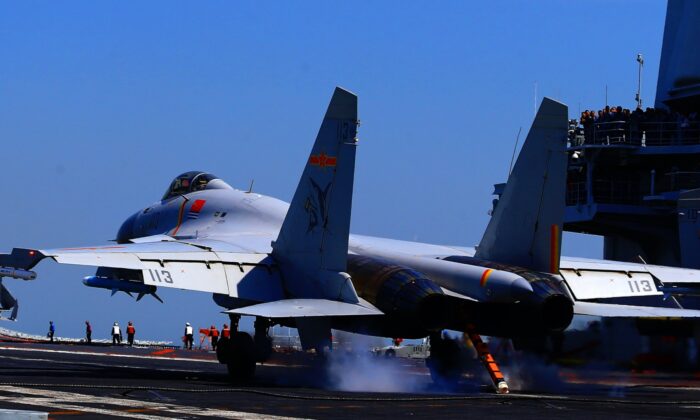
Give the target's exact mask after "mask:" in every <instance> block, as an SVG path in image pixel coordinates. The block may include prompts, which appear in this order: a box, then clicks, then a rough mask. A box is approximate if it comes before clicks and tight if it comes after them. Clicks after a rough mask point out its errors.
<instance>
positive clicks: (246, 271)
mask: <svg viewBox="0 0 700 420" xmlns="http://www.w3.org/2000/svg"><path fill="white" fill-rule="evenodd" d="M46 258H49V259H52V260H54V261H56V262H58V263H60V264H73V265H85V266H94V267H99V268H100V270H99V271H100V272H101V273H102V274H101V275H106V276H107V277H109V278H112V279H118V280H128V281H132V282H142V283H143V284H145V285H149V286H156V287H170V288H177V289H183V290H194V291H201V292H210V293H220V294H224V295H228V296H232V297H237V296H238V295H239V294H242V293H244V292H245V296H246V298H247V299H251V300H260V301H266V300H272V299H282V298H283V296H284V295H283V292H282V283H281V278H280V275H279V270H278V268H277V265H276V263H275V262H274V261H273V259H272V257H270V256H269V254H266V253H252V252H232V250H231V249H227V247H226V246H224V245H220V246H215V245H214V244H213V243H212V242H210V243H208V244H206V245H205V244H203V243H197V242H189V243H188V242H183V241H177V240H174V239H172V238H170V239H168V240H156V241H151V242H147V241H144V240H143V238H142V239H141V240H140V241H139V242H138V243H128V244H113V245H104V246H88V247H75V248H56V249H42V250H27V249H17V248H16V249H14V250H13V251H12V254H9V255H0V266H4V267H15V268H22V269H25V270H29V269H31V268H33V267H34V266H35V265H36V264H38V263H39V262H40V261H41V260H43V259H46ZM98 274H99V272H98Z"/></svg>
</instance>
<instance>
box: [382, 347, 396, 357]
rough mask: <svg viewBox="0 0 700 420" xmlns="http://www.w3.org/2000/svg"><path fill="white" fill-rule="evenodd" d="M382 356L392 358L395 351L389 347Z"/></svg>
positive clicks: (394, 355)
mask: <svg viewBox="0 0 700 420" xmlns="http://www.w3.org/2000/svg"><path fill="white" fill-rule="evenodd" d="M384 357H386V358H387V359H393V358H394V357H396V351H395V350H394V349H389V350H387V351H385V352H384Z"/></svg>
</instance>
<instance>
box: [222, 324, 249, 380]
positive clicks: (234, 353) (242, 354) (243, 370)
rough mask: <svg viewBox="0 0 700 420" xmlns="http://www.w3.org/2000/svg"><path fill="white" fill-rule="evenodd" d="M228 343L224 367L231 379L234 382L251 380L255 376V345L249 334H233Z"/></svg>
mask: <svg viewBox="0 0 700 420" xmlns="http://www.w3.org/2000/svg"><path fill="white" fill-rule="evenodd" d="M229 341H230V342H229V346H230V347H229V351H228V357H227V358H226V366H227V367H228V374H229V375H230V376H231V379H233V380H235V381H248V380H250V379H252V378H253V375H254V374H255V343H254V342H253V339H252V338H251V337H250V334H247V333H244V332H235V333H232V334H231V339H230V340H229ZM217 356H218V353H217Z"/></svg>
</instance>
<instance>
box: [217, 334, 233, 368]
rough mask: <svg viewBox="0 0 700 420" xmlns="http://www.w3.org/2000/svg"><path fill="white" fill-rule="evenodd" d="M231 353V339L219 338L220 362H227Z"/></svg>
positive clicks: (218, 355)
mask: <svg viewBox="0 0 700 420" xmlns="http://www.w3.org/2000/svg"><path fill="white" fill-rule="evenodd" d="M230 355H231V339H230V338H222V339H221V340H219V344H218V345H217V346H216V358H217V360H219V363H223V364H226V363H227V362H228V359H229V356H230Z"/></svg>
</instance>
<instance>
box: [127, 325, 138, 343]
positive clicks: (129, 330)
mask: <svg viewBox="0 0 700 420" xmlns="http://www.w3.org/2000/svg"><path fill="white" fill-rule="evenodd" d="M134 334H136V328H134V323H133V322H131V321H129V325H127V326H126V339H127V341H128V342H129V345H130V346H133V345H134Z"/></svg>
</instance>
